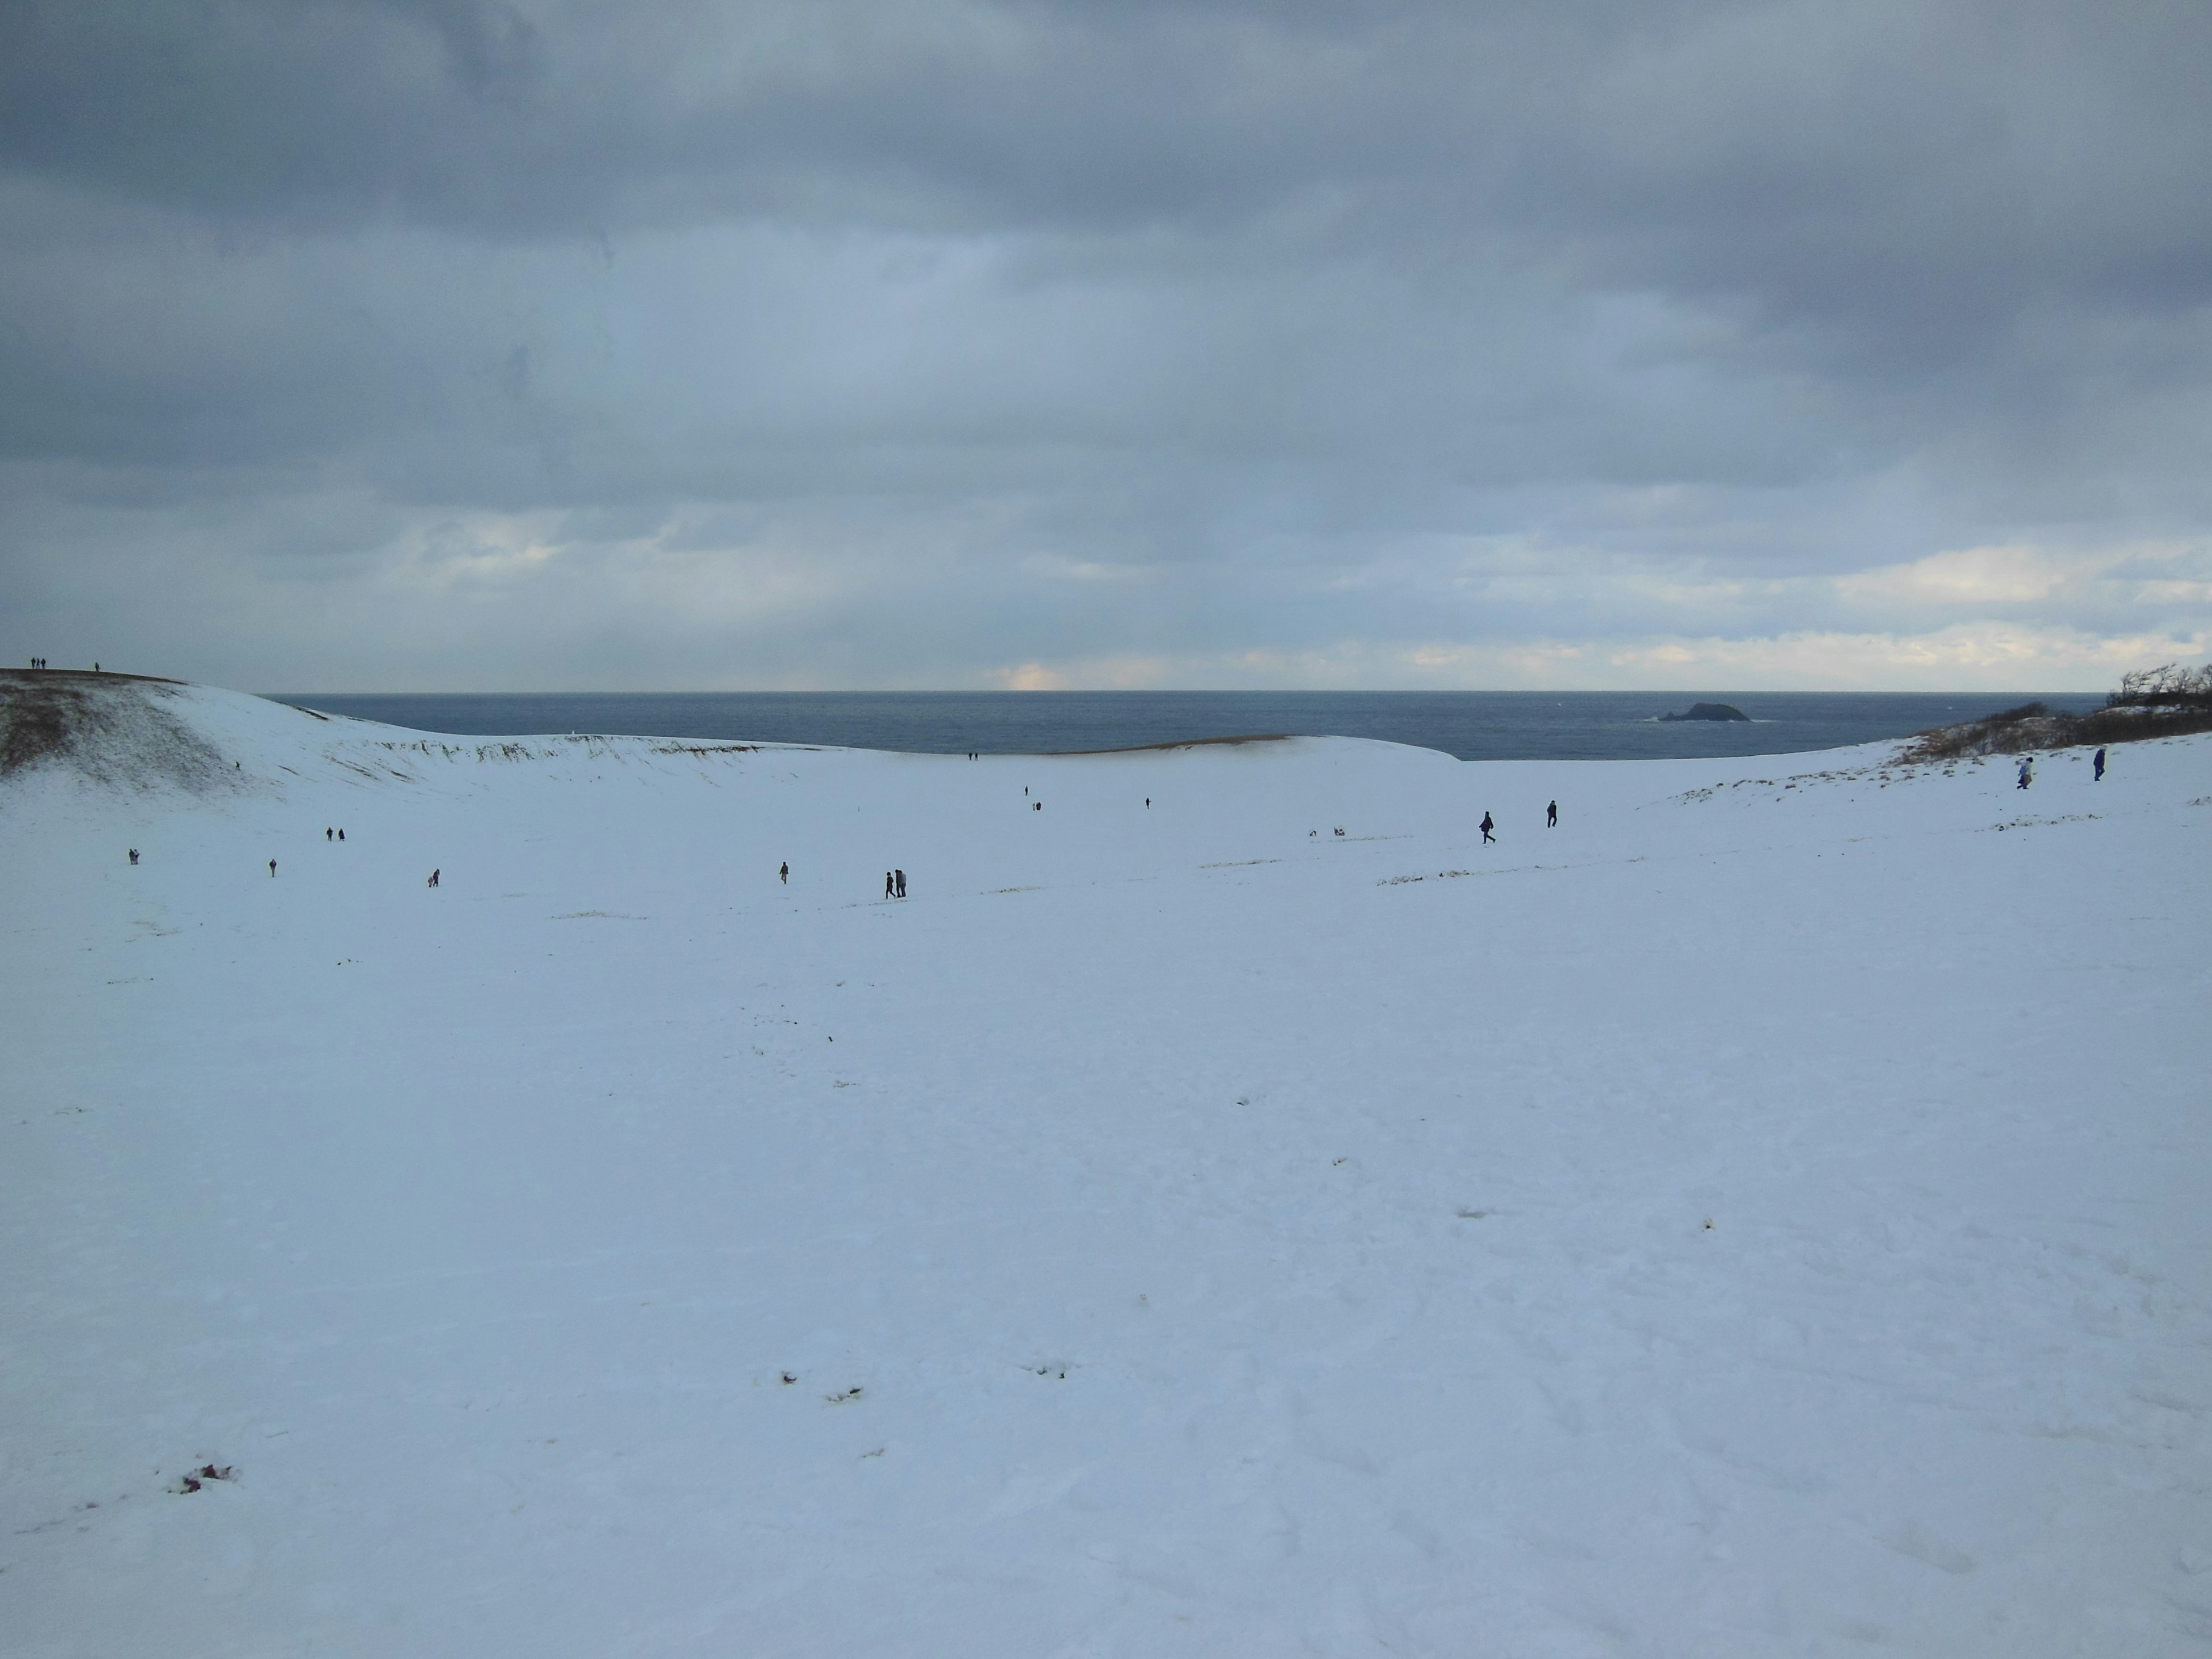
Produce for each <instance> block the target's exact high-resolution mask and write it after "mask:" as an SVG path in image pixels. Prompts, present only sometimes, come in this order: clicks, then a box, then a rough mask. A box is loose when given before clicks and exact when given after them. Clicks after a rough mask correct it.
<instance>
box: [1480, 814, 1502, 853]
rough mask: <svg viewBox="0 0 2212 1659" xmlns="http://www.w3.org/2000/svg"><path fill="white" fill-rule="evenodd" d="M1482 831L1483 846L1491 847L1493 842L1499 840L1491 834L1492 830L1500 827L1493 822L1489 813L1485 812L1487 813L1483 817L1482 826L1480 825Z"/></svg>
mask: <svg viewBox="0 0 2212 1659" xmlns="http://www.w3.org/2000/svg"><path fill="white" fill-rule="evenodd" d="M1497 827H1498V826H1497V825H1496V824H1495V823H1492V822H1491V819H1490V814H1489V813H1487V812H1485V813H1484V814H1483V815H1482V823H1481V825H1480V829H1481V830H1482V844H1483V845H1484V846H1485V847H1487V846H1489V845H1490V843H1491V842H1494V841H1496V840H1497V839H1498V837H1497V836H1493V835H1492V834H1491V833H1490V832H1491V831H1492V829H1496V828H1497Z"/></svg>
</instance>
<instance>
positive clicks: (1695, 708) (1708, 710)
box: [1659, 702, 1751, 720]
mask: <svg viewBox="0 0 2212 1659" xmlns="http://www.w3.org/2000/svg"><path fill="white" fill-rule="evenodd" d="M1659 718H1660V719H1661V720H1750V718H1751V716H1750V715H1748V714H1745V713H1744V712H1743V710H1742V709H1741V708H1737V707H1736V706H1735V704H1734V703H1732V702H1693V703H1692V704H1691V705H1690V712H1689V713H1688V714H1662V715H1661V716H1660V717H1659Z"/></svg>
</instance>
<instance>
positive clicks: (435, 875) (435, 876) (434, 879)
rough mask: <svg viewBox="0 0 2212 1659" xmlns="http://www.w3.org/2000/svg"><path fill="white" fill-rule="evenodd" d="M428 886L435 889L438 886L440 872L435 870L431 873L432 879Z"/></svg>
mask: <svg viewBox="0 0 2212 1659" xmlns="http://www.w3.org/2000/svg"><path fill="white" fill-rule="evenodd" d="M437 884H438V872H436V871H435V870H433V871H432V872H430V879H429V882H428V885H429V886H432V887H435V886H436V885H437Z"/></svg>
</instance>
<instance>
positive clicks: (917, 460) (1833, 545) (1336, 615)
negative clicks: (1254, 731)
mask: <svg viewBox="0 0 2212 1659" xmlns="http://www.w3.org/2000/svg"><path fill="white" fill-rule="evenodd" d="M2208 64H2212V7H2208V6H2206V5H2205V4H2204V3H2203V0H2175V3H2172V4H2160V3H2142V4H2137V3H2130V0H2093V3H2089V0H2085V3H2081V4H2078V5H2077V4H2066V3H2039V0H1990V3H1983V0H1931V3H1920V4H1916V3H1910V0H1900V3H1855V0H1791V3H1766V0H1737V3H1726V4H1718V3H1716V4H1705V3H1694V0H1528V3H1514V4H1482V3H1478V0H1462V3H1456V4H1444V5H1430V4H1422V3H1414V0H1344V3H1331V4H1324V3H1319V0H1310V3H1309V0H1281V3H1261V0H1188V3H1177V4H1166V3H1153V0H1061V3H1036V4H992V3H974V0H965V3H963V0H936V3H908V0H869V3H843V0H804V3H793V4H786V3H781V0H768V3H757V4H746V3H735V0H726V3H719V4H706V3H698V4H692V3H666V4H663V3H655V0H621V3H609V4H598V3H562V0H525V3H518V4H507V3H496V0H494V3H472V0H338V3H320V0H215V3H190V0H122V3H117V4H112V5H108V4H103V3H100V0H0V386H4V389H5V395H4V398H0V658H4V659H13V660H18V661H20V660H21V659H25V658H27V657H28V656H30V655H32V654H33V653H36V654H40V655H44V656H47V657H50V658H52V659H53V660H54V661H55V662H56V663H57V664H62V665H75V664H77V663H79V662H85V663H88V662H89V661H90V660H91V659H94V658H95V657H97V658H100V659H102V660H103V661H104V662H105V663H106V665H108V666H111V667H113V666H118V665H120V666H124V667H128V668H134V669H139V670H143V671H149V672H157V673H167V674H176V675H181V676H185V677H189V678H197V679H204V680H211V681H216V682H219V683H222V684H230V685H235V686H240V687H244V688H247V689H254V690H263V689H286V690H532V689H535V690H572V689H573V690H582V689H605V690H664V689H670V690H672V689H732V690H740V689H750V688H763V689H765V688H775V687H791V688H814V687H989V686H1000V685H1006V686H1015V687H1042V686H1055V685H1069V686H1101V687H1110V686H1188V687H1244V686H1255V687H1256V686H1274V687H1291V686H1345V687H1455V686H1467V687H1520V686H1544V687H1552V686H1558V687H1628V686H1635V687H1667V688H1674V687H1684V688H1692V687H1702V688H1716V689H1718V688H1734V689H1759V688H1770V689H1788V688H1797V687H1805V688H1821V687H1839V688H1857V687H1864V688H1868V689H1911V688H1944V689H1948V688H1960V689H1966V688H2004V689H2030V690H2042V689H2049V690H2061V689H2068V688H2081V689H2101V688H2103V687H2106V686H2107V685H2109V684H2112V682H2113V680H2114V679H2115V678H2117V676H2118V673H2119V672H2120V671H2122V670H2123V669H2125V668H2129V667H2135V666H2141V665H2146V664H2148V663H2154V662H2160V661H2164V660H2167V659H2175V658H2181V659H2191V658H2193V659H2197V660H2200V661H2201V660H2203V659H2205V658H2207V657H2212V99H2208V98H2207V96H2206V93H2205V84H2206V79H2205V77H2206V68H2207V65H2208Z"/></svg>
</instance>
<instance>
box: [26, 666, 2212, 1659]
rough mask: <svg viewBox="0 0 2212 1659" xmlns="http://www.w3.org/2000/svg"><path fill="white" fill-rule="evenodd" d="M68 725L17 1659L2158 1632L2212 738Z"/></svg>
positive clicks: (58, 732) (1905, 1648) (2199, 1222)
mask: <svg viewBox="0 0 2212 1659" xmlns="http://www.w3.org/2000/svg"><path fill="white" fill-rule="evenodd" d="M51 678H52V680H53V681H55V682H59V681H61V680H62V679H63V678H64V677H60V676H55V677H51ZM66 678H67V680H68V683H69V688H70V689H67V696H65V697H64V698H63V700H62V701H63V702H64V703H66V707H64V706H62V704H59V703H58V704H57V705H56V708H58V713H55V714H53V715H52V718H51V719H45V717H43V716H42V717H41V718H42V719H44V720H45V723H44V724H38V723H37V722H33V721H31V720H30V717H29V715H28V714H25V713H23V712H22V711H23V709H25V708H28V707H29V704H28V702H20V700H21V699H27V698H28V696H29V695H30V694H29V693H28V692H27V690H25V689H24V688H25V687H26V686H27V685H28V684H29V681H28V680H27V679H26V680H23V681H22V682H21V683H20V684H18V683H15V682H11V683H10V688H9V694H10V695H11V696H16V697H18V699H19V702H20V706H19V708H18V710H17V716H16V719H17V724H16V727H15V729H14V730H13V731H12V732H11V734H10V744H11V745H12V746H11V748H10V750H9V758H10V760H11V765H10V766H9V769H7V771H6V772H5V775H0V866H4V868H5V869H6V871H7V872H8V879H7V881H6V883H5V886H4V898H0V905H4V910H0V939H4V969H0V972H4V975H5V996H6V1000H7V1007H8V1011H9V1012H8V1018H7V1024H6V1056H7V1063H6V1073H5V1075H6V1079H7V1087H6V1091H5V1106H6V1109H5V1111H4V1115H0V1135H4V1137H5V1139H4V1142H0V1146H4V1148H5V1151H4V1153H0V1230H4V1231H0V1237H4V1249H0V1522H4V1525H0V1620H3V1621H4V1628H5V1631H6V1632H7V1635H6V1641H5V1644H4V1645H5V1647H6V1649H7V1650H8V1651H9V1652H10V1653H13V1654H19V1655H23V1656H27V1659H29V1656H39V1659H46V1656H57V1659H58V1656H117V1655H152V1654H161V1655H165V1656H200V1655H206V1656H216V1655H255V1656H261V1655H291V1654H301V1655H305V1654H315V1655H346V1656H351V1655H410V1656H416V1655H419V1656H456V1659H459V1656H485V1655H505V1654H513V1655H525V1654H527V1655H531V1656H541V1659H542V1656H605V1655H616V1654H640V1655H702V1656H705V1655H715V1656H721V1655H730V1656H737V1655H748V1656H750V1655H817V1654H818V1655H887V1654H898V1655H927V1656H939V1655H942V1656H948V1659H950V1656H961V1659H972V1656H995V1655H1008V1656H1012V1655H1021V1656H1050V1655H1077V1654H1086V1655H1103V1654H1119V1655H1131V1656H1139V1655H1147V1656H1148V1655H1172V1654H1192V1655H1201V1654H1202V1655H1215V1654H1232V1655H1248V1654H1249V1655H1255V1656H1256V1655H1281V1654H1326V1655H1353V1654H1401V1655H1409V1654H1419V1655H1452V1656H1463V1655H1500V1656H1581V1655H1666V1656H1674V1655H1680V1656H1713V1655H1744V1656H1767V1655H1801V1654H1802V1655H1842V1654H1851V1655H1856V1654H1881V1653H1899V1654H1921V1655H1929V1656H1968V1655H1989V1656H2007V1659H2017V1656H2060V1655H2082V1656H2092V1655H2094V1656H2112V1655H2139V1656H2160V1655H2171V1654H2191V1653H2203V1652H2206V1651H2208V1650H2212V1196H2209V1195H2212V1089H2208V1085H2207V1078H2208V1074H2212V1018H2208V999H2207V992H2208V989H2212V969H2208V959H2207V957H2206V954H2205V948H2204V947H2205V940H2206V939H2207V937H2208V924H2212V884H2208V883H2207V881H2206V880H2205V878H2204V851H2205V848H2206V846H2207V839H2208V836H2212V736H2199V737H2191V738H2172V739H2166V740H2160V741H2154V742H2147V743H2140V744H2129V745H2126V746H2124V747H2115V748H2114V749H2113V750H2112V757H2111V758H2112V765H2111V769H2110V771H2109V772H2108V773H2107V774H2106V776H2105V777H2104V778H2103V780H2102V781H2093V778H2092V774H2091V766H2090V761H2089V757H2088V753H2087V750H2061V751H2058V752H2055V753H2050V754H2046V755H2044V756H2042V757H2039V760H2038V763H2037V767H2036V771H2035V774H2034V780H2033V787H2032V788H2030V789H2028V790H2027V791H2026V792H2022V791H2021V790H2020V789H2018V788H2017V787H2015V769H2014V765H2013V763H2011V762H2010V761H2008V759H2006V758H2004V757H1996V758H1990V759H1974V758H1967V759H1963V760H1958V761H1954V762H1949V763H1937V764H1928V765H1920V766H1905V765H1902V764H1899V763H1897V762H1896V760H1895V758H1894V757H1895V755H1896V752H1897V745H1895V744H1881V745H1872V746H1869V747H1866V748H1863V749H1855V750H1838V751H1833V752H1829V753H1823V754H1817V755H1802V756H1789V757H1762V758H1755V759H1747V760H1702V761H1674V762H1611V763H1607V762H1572V763H1567V762H1560V763H1538V762H1526V763H1459V762H1455V761H1453V760H1451V759H1449V758H1448V757H1443V756H1441V755H1438V754H1437V753H1434V752H1431V751H1428V750H1417V749H1410V748H1405V747H1401V746H1396V745H1391V744H1379V743H1370V742H1360V741H1352V740H1349V739H1329V738H1291V739H1286V740H1279V741H1253V742H1247V743H1218V744H1200V745H1191V746H1184V747H1179V748H1172V749H1164V750H1140V751H1132V752H1127V753H1118V754H1103V755H1095V756H1077V757H1056V758H1048V759H1040V758H1006V757H991V758H986V759H982V760H976V761H970V760H968V759H965V758H963V757H957V756H945V757H940V756H914V755H890V754H881V753H869V752H861V751H855V750H812V749H799V748H792V747H774V746H750V747H749V746H744V745H737V744H695V743H678V742H674V741H670V740H661V739H653V738H586V737H573V738H572V737H568V736H551V737H544V738H527V739H514V740H487V739H483V738H438V737H425V736H424V735H422V734H421V733H417V732H406V731H402V730H399V729H397V728H392V727H385V726H373V725H369V724H366V723H363V722H359V721H352V720H341V719H326V718H323V717H319V716H317V715H315V714H309V713H305V712H301V711H299V710H295V709H293V708H285V707H283V706H281V705H278V704H275V703H272V702H264V701H262V700H260V699H257V698H254V697H250V696H243V695H240V694H235V693H230V692H224V691H219V690H206V689H199V688H188V687H181V686H172V685H168V684H163V683H159V682H150V681H132V680H126V679H123V678H118V677H114V676H108V677H106V678H105V680H104V682H95V681H94V679H93V677H89V676H70V677H66ZM57 695H58V696H59V695H60V694H57ZM70 699H74V701H70ZM1553 801H1556V803H1557V805H1558V808H1559V823H1558V826H1557V827H1556V828H1547V824H1546V809H1547V805H1548V804H1550V803H1552V802H1553ZM1486 813H1490V814H1492V815H1494V817H1495V820H1496V823H1497V825H1498V829H1497V832H1496V833H1497V840H1496V842H1495V843H1494V844H1487V845H1486V844H1485V843H1484V838H1483V836H1482V835H1481V833H1480V830H1479V829H1478V828H1477V825H1478V824H1479V823H1480V821H1481V820H1482V818H1483V817H1484V815H1485V814H1486ZM341 829H343V832H344V839H343V842H341V841H340V840H339V839H338V838H337V832H338V831H339V830H341ZM326 832H327V833H326ZM134 851H135V853H136V854H137V856H136V859H135V860H134V859H133V858H132V857H131V854H132V853H133V852H134ZM785 865H788V867H789V876H788V879H787V880H785V879H784V878H782V877H781V875H780V874H779V871H780V869H781V866H785ZM434 870H435V871H436V872H438V882H437V884H436V885H435V887H434V886H432V885H430V884H429V878H430V876H431V872H433V871H434ZM894 870H896V871H902V872H904V875H905V878H906V881H907V884H908V897H906V898H905V899H904V900H890V901H886V900H885V899H884V897H883V890H884V875H885V872H890V871H894Z"/></svg>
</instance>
